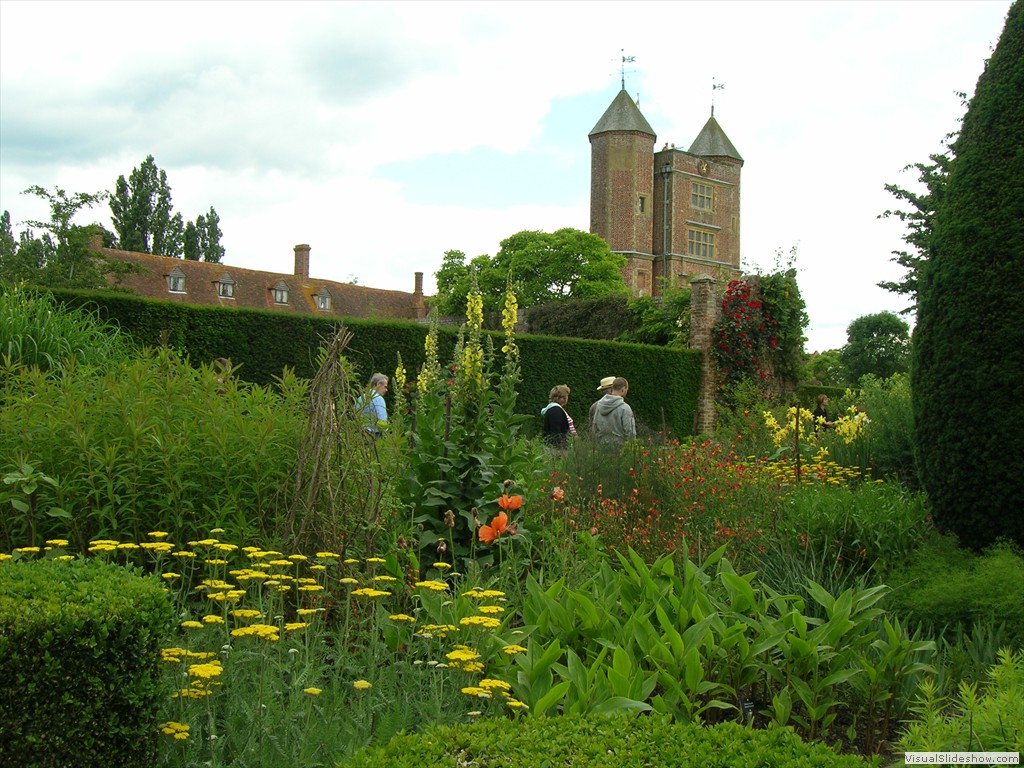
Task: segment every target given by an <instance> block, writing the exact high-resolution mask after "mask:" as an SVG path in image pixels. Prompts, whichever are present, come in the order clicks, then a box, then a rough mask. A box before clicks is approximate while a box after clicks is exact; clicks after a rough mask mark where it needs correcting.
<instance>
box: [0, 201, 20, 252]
mask: <svg viewBox="0 0 1024 768" xmlns="http://www.w3.org/2000/svg"><path fill="white" fill-rule="evenodd" d="M17 250H18V241H17V240H15V239H14V231H13V230H12V229H11V214H10V211H4V212H3V213H2V214H0V259H4V258H11V257H12V256H14V254H15V252H16V251H17Z"/></svg>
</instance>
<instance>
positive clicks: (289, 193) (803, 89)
mask: <svg viewBox="0 0 1024 768" xmlns="http://www.w3.org/2000/svg"><path fill="white" fill-rule="evenodd" d="M1009 7H1010V0H970V1H969V2H955V1H953V0H948V1H946V2H928V1H926V0H918V1H915V2H897V1H896V0H889V1H885V2H866V1H862V0H858V1H857V2H770V1H769V2H752V3H747V2H738V1H737V2H708V3H705V2H652V3H647V2H594V1H592V2H586V3H583V2H564V3H563V2H515V3H504V2H450V3H449V2H431V1H430V0H427V1H425V2H409V3H404V2H403V3H387V2H373V3H371V2H308V3H307V2H287V3H283V2H245V3H243V2H225V3H218V2H201V3H200V2H166V3H165V2H153V1H147V2H134V3H126V2H109V3H108V2H89V1H88V0H84V1H83V0H77V1H76V2H71V3H63V2H39V1H38V0H36V1H33V2H22V1H21V0H0V210H8V211H10V213H11V218H12V220H13V222H14V230H15V232H16V233H17V232H18V231H20V230H21V229H24V227H23V226H21V225H20V222H23V221H25V220H29V219H45V218H48V214H47V211H46V208H45V205H43V204H41V202H40V201H39V200H38V199H37V198H34V197H32V196H29V195H23V194H21V192H22V190H24V189H25V188H26V187H28V186H30V185H35V184H38V185H41V186H43V187H47V188H53V187H54V186H59V187H61V188H63V189H65V190H66V191H68V192H69V193H70V192H98V191H100V190H109V189H113V188H114V184H115V182H116V180H117V177H118V176H120V175H125V176H128V175H129V174H130V173H131V170H132V169H133V168H134V167H136V166H138V165H140V164H141V162H142V161H143V160H144V159H145V157H146V155H149V154H152V155H153V156H154V158H155V159H156V163H157V165H158V166H159V167H160V168H161V169H163V170H164V171H166V172H167V176H168V181H169V183H170V186H171V189H172V193H173V202H174V209H175V211H177V212H179V213H181V214H182V215H183V216H184V217H185V219H186V220H189V219H195V217H196V216H198V215H199V214H200V213H204V212H205V211H207V210H208V209H209V208H210V206H211V205H212V206H213V207H215V208H216V210H217V213H218V214H219V215H220V217H221V228H222V230H223V231H224V236H223V239H222V244H223V245H224V247H225V248H226V251H227V253H226V256H225V259H224V262H225V263H226V264H229V265H237V266H239V267H246V268H251V269H263V270H268V271H272V272H287V273H290V272H291V271H292V268H293V264H294V261H293V250H292V249H293V246H294V245H295V244H297V243H309V244H310V245H311V246H312V252H311V256H310V272H311V274H313V275H314V276H317V277H323V278H328V279H333V280H343V281H347V280H355V281H357V282H358V283H359V284H360V285H367V286H372V287H378V288H393V289H399V290H406V291H411V290H412V288H413V273H414V272H416V271H421V272H423V273H424V275H425V283H426V285H425V287H426V289H427V292H428V293H432V292H433V290H434V277H433V275H434V272H435V271H436V270H437V269H438V267H439V266H440V264H441V259H442V256H443V254H444V252H445V251H446V250H449V249H457V250H461V251H464V252H465V253H466V254H467V255H468V256H469V257H470V258H472V257H474V256H478V255H480V254H483V253H486V254H490V255H493V254H494V253H496V252H497V250H498V247H499V243H500V241H501V240H502V239H504V238H506V237H508V236H509V235H511V234H514V233H515V232H518V231H521V230H524V229H536V230H544V231H553V230H555V229H558V228H561V227H576V228H579V229H583V230H587V229H589V226H590V214H589V203H590V197H589V195H590V145H589V142H588V140H587V134H588V133H589V132H590V130H591V129H592V128H593V127H594V124H595V123H596V122H597V120H598V119H599V118H600V117H601V115H602V113H603V112H604V110H605V108H606V107H607V106H608V104H610V103H611V101H612V99H613V98H614V97H615V95H616V93H617V92H618V91H619V89H620V77H621V75H622V73H621V71H620V69H621V58H622V55H623V53H624V54H625V55H626V56H633V57H635V62H634V63H630V64H626V65H625V68H626V71H625V82H626V88H627V90H628V91H629V92H630V94H631V95H632V96H633V97H634V98H638V99H639V104H640V109H641V111H642V112H643V113H644V115H645V116H646V118H647V120H648V122H650V124H651V126H652V127H653V128H654V130H655V131H656V132H657V134H658V138H657V146H658V147H659V148H660V147H661V146H662V144H664V143H672V144H675V145H677V146H680V147H683V148H686V147H689V145H690V143H691V142H692V141H693V139H694V137H695V136H696V134H697V132H699V130H700V129H701V127H702V126H703V125H704V123H705V122H706V120H707V118H708V116H709V114H710V109H711V103H712V96H713V97H714V107H715V117H716V118H717V119H718V121H719V123H720V124H721V126H722V128H723V129H724V130H725V132H726V133H727V134H728V135H729V138H730V139H731V140H732V142H733V144H734V145H735V146H736V148H737V149H738V150H739V152H740V154H741V155H742V156H743V158H744V160H745V165H744V167H743V177H742V225H741V226H742V231H741V243H742V258H743V264H744V267H745V268H746V269H748V270H755V269H758V268H760V269H762V270H764V271H771V270H773V269H774V267H775V265H776V253H777V252H779V251H780V250H781V251H782V252H783V253H784V254H787V255H788V253H789V252H790V250H791V249H792V248H794V247H795V248H796V252H797V256H796V266H797V268H798V269H799V270H800V273H799V278H798V279H799V283H800V287H801V291H802V293H803V296H804V298H805V300H806V301H807V308H808V314H809V315H810V319H811V324H810V327H809V329H808V332H807V335H808V344H807V349H808V351H813V350H823V349H832V348H837V347H839V346H842V345H843V344H844V343H845V341H846V327H847V326H848V325H849V323H850V322H851V321H852V320H854V319H855V318H857V317H859V316H861V315H864V314H869V313H874V312H880V311H883V310H899V309H901V308H902V307H903V306H905V303H906V302H905V301H904V300H903V299H901V298H900V297H898V296H896V295H894V294H891V293H889V292H887V291H883V290H882V289H880V288H877V287H876V285H875V284H876V283H877V282H878V281H880V280H893V279H898V278H899V276H900V274H901V270H900V269H899V268H898V267H897V266H896V265H894V264H892V263H891V262H890V258H891V252H892V251H893V250H894V249H898V248H900V247H902V241H901V239H900V237H901V235H902V233H903V229H902V226H901V225H900V224H899V223H898V222H894V221H891V220H879V219H878V218H877V216H878V214H879V213H881V212H882V211H884V210H885V209H886V208H889V207H892V205H893V204H894V198H892V196H891V195H889V194H888V193H886V192H885V190H884V189H883V187H884V185H885V184H886V183H898V184H901V185H904V186H913V184H914V181H915V175H914V174H913V173H912V172H901V169H902V168H903V167H904V166H905V165H908V164H910V163H913V162H918V161H925V160H927V158H928V156H929V154H932V153H935V152H938V151H941V150H942V148H943V138H944V136H945V135H946V134H948V133H950V132H951V131H954V130H956V128H957V126H958V121H959V119H960V118H961V117H962V115H963V111H964V109H963V106H962V105H961V101H960V98H959V97H958V95H957V93H958V92H965V93H967V94H968V95H971V94H973V92H974V86H975V83H976V82H977V79H978V76H979V75H980V74H981V72H982V69H983V67H984V62H985V59H986V58H987V57H988V56H989V55H990V54H991V51H992V48H993V47H994V46H995V44H996V42H997V41H998V39H999V34H1000V32H1001V31H1002V27H1003V21H1004V19H1005V15H1006V11H1007V10H1008V8H1009ZM712 83H719V84H724V86H725V87H724V88H723V89H721V90H717V91H713V90H712ZM91 221H100V222H102V223H104V224H105V225H106V226H108V227H111V225H110V217H109V209H108V208H107V207H106V205H103V206H101V207H98V208H94V209H92V211H91V212H86V213H84V214H82V215H81V216H80V217H79V218H78V219H76V223H79V224H87V223H89V222H91Z"/></svg>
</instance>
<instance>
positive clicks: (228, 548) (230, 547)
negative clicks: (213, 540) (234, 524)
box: [216, 543, 238, 552]
mask: <svg viewBox="0 0 1024 768" xmlns="http://www.w3.org/2000/svg"><path fill="white" fill-rule="evenodd" d="M216 548H217V549H219V550H220V551H221V552H234V551H235V550H236V549H238V545H237V544H227V543H220V544H218V545H217V547H216Z"/></svg>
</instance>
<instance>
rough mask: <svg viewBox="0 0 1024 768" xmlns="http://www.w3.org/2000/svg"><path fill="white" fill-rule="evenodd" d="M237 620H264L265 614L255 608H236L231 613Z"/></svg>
mask: <svg viewBox="0 0 1024 768" xmlns="http://www.w3.org/2000/svg"><path fill="white" fill-rule="evenodd" d="M231 615H232V616H234V617H235V618H236V619H262V618H263V614H262V613H261V612H260V611H257V610H256V609H255V608H236V609H235V610H233V611H232V612H231Z"/></svg>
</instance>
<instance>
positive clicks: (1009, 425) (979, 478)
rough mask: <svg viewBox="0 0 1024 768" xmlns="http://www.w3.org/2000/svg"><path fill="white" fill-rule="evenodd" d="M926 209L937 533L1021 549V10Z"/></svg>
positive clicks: (926, 353)
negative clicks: (940, 188) (931, 212)
mask: <svg viewBox="0 0 1024 768" xmlns="http://www.w3.org/2000/svg"><path fill="white" fill-rule="evenodd" d="M953 149H954V150H955V152H954V154H955V159H954V160H953V161H952V163H951V165H950V172H949V179H948V182H947V185H946V189H945V194H944V195H943V196H942V198H941V200H940V201H939V204H938V205H937V206H936V211H935V218H934V222H933V224H934V227H933V235H932V238H931V240H930V242H929V247H930V253H929V254H928V259H927V261H926V262H925V263H924V265H923V269H922V272H921V282H920V284H919V285H918V298H919V308H918V320H917V327H916V329H915V332H914V340H913V366H912V381H913V406H914V422H915V432H916V434H915V442H916V445H917V453H918V462H919V465H920V466H919V468H920V472H921V477H922V481H923V484H924V487H925V490H926V491H927V493H928V496H929V499H930V500H931V503H932V508H933V514H934V517H935V520H936V523H937V524H938V525H939V526H940V528H943V529H945V530H948V531H952V532H954V533H956V534H957V535H958V536H959V537H960V540H961V543H962V544H964V545H967V546H971V547H974V548H981V547H984V546H985V545H987V544H989V543H991V542H993V541H994V540H996V539H998V538H1000V537H1006V538H1011V539H1015V540H1016V541H1017V542H1018V543H1020V544H1024V510H1022V509H1021V506H1020V499H1021V488H1020V483H1021V478H1022V477H1024V386H1022V384H1021V381H1022V378H1024V322H1022V320H1021V313H1020V306H1021V301H1022V299H1024V6H1022V4H1021V3H1020V2H1019V0H1018V2H1015V3H1014V4H1013V5H1012V6H1011V7H1010V10H1009V12H1008V14H1007V18H1006V26H1005V27H1004V29H1003V33H1002V36H1001V37H1000V40H999V43H998V44H997V46H996V49H995V51H994V52H993V53H992V56H991V58H990V59H989V61H988V63H987V65H986V67H985V71H984V72H983V73H982V75H981V77H980V78H979V79H978V84H977V88H976V89H975V94H974V97H973V98H972V99H971V102H970V105H969V108H968V110H967V114H966V115H965V117H964V121H963V127H962V129H961V131H960V136H959V137H958V139H957V140H956V142H955V144H954V147H953Z"/></svg>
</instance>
